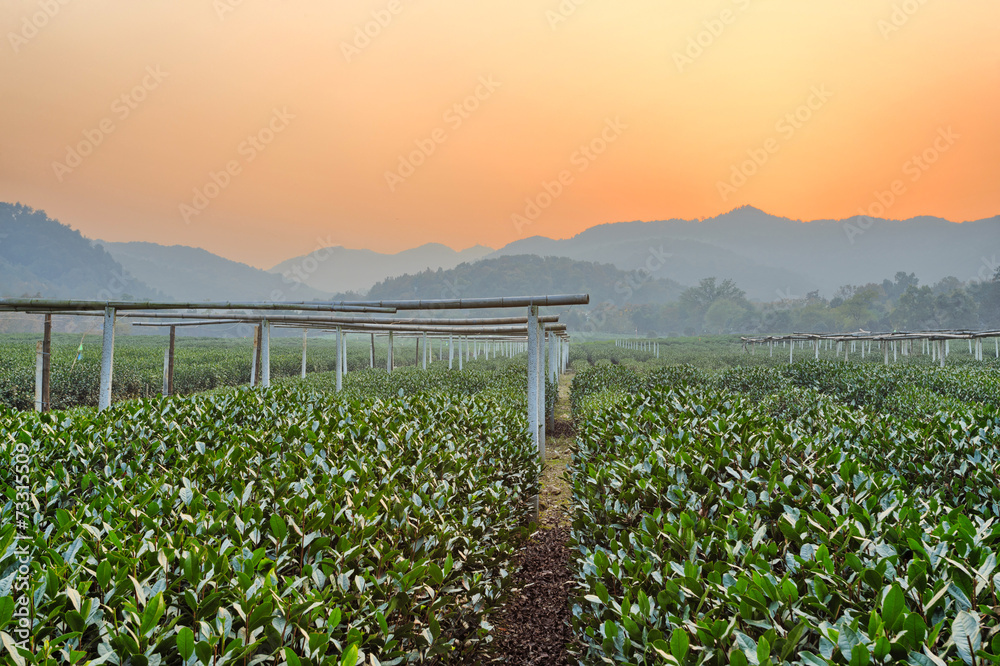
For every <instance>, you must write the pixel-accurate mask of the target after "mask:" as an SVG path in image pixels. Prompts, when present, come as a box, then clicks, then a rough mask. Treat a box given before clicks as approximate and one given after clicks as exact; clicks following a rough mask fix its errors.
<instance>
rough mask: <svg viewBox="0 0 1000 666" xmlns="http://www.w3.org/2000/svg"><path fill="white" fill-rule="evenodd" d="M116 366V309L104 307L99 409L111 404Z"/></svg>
mask: <svg viewBox="0 0 1000 666" xmlns="http://www.w3.org/2000/svg"><path fill="white" fill-rule="evenodd" d="M114 366H115V309H114V308H112V307H107V308H104V339H103V341H102V346H101V389H100V393H98V399H97V409H98V410H101V411H103V410H105V409H107V408H108V407H110V406H111V378H112V376H113V375H114Z"/></svg>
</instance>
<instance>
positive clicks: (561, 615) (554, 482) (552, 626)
mask: <svg viewBox="0 0 1000 666" xmlns="http://www.w3.org/2000/svg"><path fill="white" fill-rule="evenodd" d="M572 379H573V376H572V375H563V376H562V377H561V378H560V381H559V384H560V386H559V400H558V402H557V403H556V424H555V425H556V427H555V431H554V432H549V433H548V434H547V435H546V440H545V449H546V450H545V457H546V463H545V469H544V470H543V472H542V481H541V491H540V494H539V526H538V527H539V529H538V531H537V532H535V534H533V535H532V536H531V538H530V539H529V540H528V543H527V544H526V545H525V548H524V550H523V551H522V552H521V553H520V554H519V556H518V565H519V568H518V571H517V573H516V574H515V575H514V580H515V583H514V585H515V588H516V590H515V592H514V593H513V595H512V596H511V598H510V600H509V601H508V602H507V604H506V605H505V606H504V607H503V609H501V611H500V612H499V613H498V614H496V615H495V616H494V617H493V618H491V622H493V624H494V626H495V630H494V631H495V639H494V642H493V643H492V644H491V645H490V646H489V648H488V649H487V654H486V655H484V656H483V658H482V662H481V663H485V664H497V663H504V664H506V665H507V666H527V665H531V666H563V665H564V664H569V663H570V662H569V658H568V655H567V653H566V645H567V643H569V641H570V631H569V604H568V598H569V592H570V586H571V585H572V581H571V579H570V575H569V568H568V567H569V549H568V548H567V547H566V544H567V542H568V541H569V508H570V494H571V490H570V485H569V484H568V483H567V482H566V479H565V478H563V476H564V474H565V472H566V467H567V464H568V463H569V462H570V460H571V459H572V455H571V447H572V445H573V439H574V432H573V421H572V417H571V414H570V409H569V386H570V382H571V381H572Z"/></svg>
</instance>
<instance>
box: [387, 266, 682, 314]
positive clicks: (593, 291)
mask: <svg viewBox="0 0 1000 666" xmlns="http://www.w3.org/2000/svg"><path fill="white" fill-rule="evenodd" d="M684 289H685V287H684V285H681V284H678V283H676V282H674V281H673V280H669V279H658V278H655V277H650V274H649V273H645V272H642V271H623V270H620V269H618V268H615V267H614V266H612V265H611V264H602V263H598V262H590V261H577V260H575V259H567V258H565V257H537V256H534V255H513V256H503V257H493V258H488V259H482V260H480V261H477V262H476V263H472V264H469V263H465V264H459V265H458V266H456V267H455V268H453V269H450V270H446V271H445V270H436V271H432V270H427V271H424V272H422V273H417V274H415V275H404V276H402V277H396V278H390V279H388V280H385V281H383V282H379V283H378V284H376V285H375V286H374V287H372V288H371V291H369V292H368V296H369V298H371V299H373V300H392V299H433V298H470V297H483V298H488V297H492V296H510V295H513V294H590V302H591V303H595V304H596V303H602V302H617V303H620V304H624V303H634V304H643V303H665V302H667V301H672V300H676V299H677V297H678V296H680V294H681V292H682V291H684Z"/></svg>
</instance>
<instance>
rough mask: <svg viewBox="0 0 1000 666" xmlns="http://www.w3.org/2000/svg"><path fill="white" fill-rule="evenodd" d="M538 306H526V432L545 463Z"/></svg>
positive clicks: (536, 511)
mask: <svg viewBox="0 0 1000 666" xmlns="http://www.w3.org/2000/svg"><path fill="white" fill-rule="evenodd" d="M538 375H539V363H538V306H537V305H532V306H530V307H529V308H528V432H529V433H530V435H531V439H532V440H534V442H535V446H536V448H537V450H538V461H539V463H540V464H544V463H545V442H543V441H542V440H541V439H540V438H539V432H540V428H539V425H540V419H539V414H538ZM532 503H533V505H534V506H533V508H534V515H535V521H536V522H537V521H538V495H535V496H534V497H533V498H532Z"/></svg>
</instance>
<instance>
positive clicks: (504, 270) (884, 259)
mask: <svg viewBox="0 0 1000 666" xmlns="http://www.w3.org/2000/svg"><path fill="white" fill-rule="evenodd" d="M997 254H1000V216H997V217H993V218H989V219H985V220H978V221H972V222H965V223H963V224H954V223H952V222H949V221H947V220H943V219H940V218H934V217H919V218H914V219H911V220H906V221H895V220H879V219H875V220H873V219H869V218H850V219H847V220H841V221H837V220H820V221H816V222H809V223H802V222H799V221H795V220H789V219H787V218H780V217H774V216H772V215H768V214H766V213H764V212H763V211H760V210H758V209H756V208H752V207H743V208H739V209H736V210H733V211H731V212H729V213H726V214H725V215H720V216H718V217H715V218H712V219H708V220H704V221H693V220H666V221H656V222H647V223H644V222H622V223H614V224H603V225H599V226H596V227H592V228H590V229H588V230H586V231H584V232H582V233H580V234H577V235H576V236H574V237H573V238H569V239H565V240H553V239H550V238H544V237H539V236H536V237H532V238H526V239H522V240H519V241H515V242H513V243H511V244H509V245H507V246H506V247H503V248H501V249H500V250H498V251H495V252H494V251H492V250H490V249H489V248H486V247H483V246H475V247H472V248H469V249H467V250H464V251H461V252H458V251H455V250H452V249H451V248H448V247H446V246H444V245H439V244H434V243H431V244H427V245H423V246H421V247H418V248H414V249H412V250H407V251H404V252H400V253H398V254H381V253H378V252H373V251H370V250H351V249H346V248H343V247H331V248H325V249H322V250H317V251H316V252H313V253H311V254H309V255H304V256H301V257H296V258H294V259H289V260H287V261H284V262H282V263H280V264H278V265H277V266H275V267H274V268H272V269H270V270H269V271H264V270H260V269H257V268H254V267H252V266H248V265H246V264H242V263H239V262H235V261H231V260H229V259H224V258H222V257H219V256H217V255H215V254H212V253H210V252H208V251H206V250H202V249H198V248H191V247H184V246H176V245H175V246H163V245H158V244H155V243H110V242H109V243H105V242H102V241H92V240H89V239H87V238H85V237H84V236H82V235H81V234H80V233H79V232H77V231H74V230H72V229H71V228H69V227H68V226H66V225H64V224H61V223H59V222H57V221H55V220H52V219H50V218H49V217H48V216H46V215H45V213H44V212H41V211H35V210H32V209H31V208H28V207H26V206H22V205H20V204H2V203H0V296H7V297H9V296H24V295H40V296H45V297H55V298H85V299H97V300H108V299H128V298H135V299H145V298H163V299H167V300H178V301H204V300H314V299H329V298H331V297H333V295H334V294H338V295H339V296H347V297H356V296H357V295H359V294H363V293H365V292H368V291H369V290H370V291H371V296H373V297H376V296H380V297H392V298H405V297H407V296H411V297H417V296H419V297H421V298H440V297H445V298H447V297H449V294H451V295H452V296H455V295H456V294H462V295H465V296H489V295H502V294H513V293H515V292H517V293H542V292H546V291H548V292H559V291H589V292H590V293H591V296H592V298H591V302H592V303H598V302H601V301H602V300H608V301H615V302H635V303H643V302H660V301H666V300H673V299H676V297H677V295H678V294H679V293H680V291H681V290H682V289H683V288H684V287H686V286H691V285H695V284H697V283H698V281H699V280H701V279H702V278H707V277H716V278H719V279H720V280H721V279H726V278H729V279H732V280H734V281H735V282H736V283H737V284H738V285H739V286H740V287H741V288H742V289H744V290H745V291H746V292H747V294H748V296H749V297H750V298H751V299H754V300H759V301H776V300H784V299H793V298H801V297H802V296H805V295H806V294H807V293H808V292H810V291H815V290H819V291H820V292H821V294H822V295H825V296H831V295H833V293H834V291H835V290H836V289H837V288H838V287H840V286H841V285H844V284H855V285H857V284H865V283H868V282H881V281H882V280H883V279H885V278H887V277H891V276H892V275H894V274H895V273H896V272H897V271H905V272H907V273H911V272H912V273H915V274H916V276H917V277H918V278H919V279H920V280H921V282H923V283H924V284H927V283H932V282H936V281H938V280H940V279H941V278H943V277H946V276H949V275H951V276H955V277H957V278H958V279H959V280H961V281H968V280H971V279H976V278H979V279H983V278H985V277H989V276H990V275H992V273H993V271H994V270H995V269H996V265H997ZM524 255H532V256H529V257H525V256H524ZM546 257H557V258H560V261H555V260H547V259H546V260H542V258H546ZM990 267H992V269H991V268H990ZM636 271H639V272H636Z"/></svg>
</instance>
